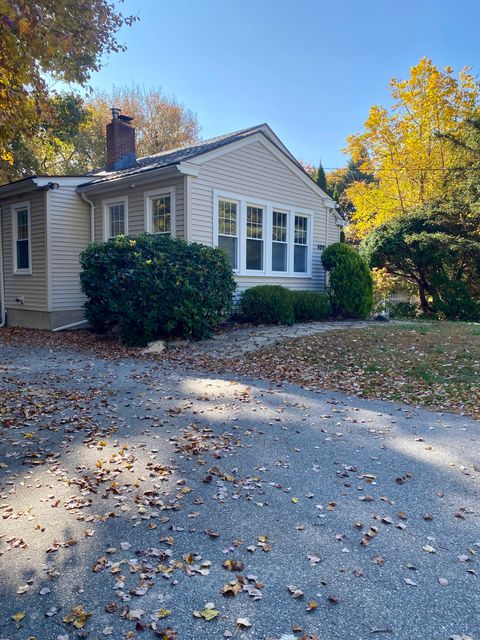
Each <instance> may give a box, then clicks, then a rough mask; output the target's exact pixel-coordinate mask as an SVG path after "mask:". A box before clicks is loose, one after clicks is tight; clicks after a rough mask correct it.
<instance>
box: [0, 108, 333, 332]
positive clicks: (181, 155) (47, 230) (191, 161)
mask: <svg viewBox="0 0 480 640" xmlns="http://www.w3.org/2000/svg"><path fill="white" fill-rule="evenodd" d="M131 120H132V118H129V117H128V116H124V115H122V114H121V113H120V111H119V110H118V109H112V121H111V122H110V123H109V124H108V126H107V166H106V168H105V170H102V171H97V172H94V173H92V174H90V175H83V176H31V177H29V178H25V179H23V180H19V181H17V182H13V183H10V184H6V185H3V186H1V187H0V302H1V316H0V325H1V324H3V323H4V322H5V320H6V323H7V324H8V325H10V326H23V327H32V328H41V329H56V328H61V327H64V326H69V325H72V324H73V325H74V324H76V323H81V322H82V321H83V317H84V316H83V303H84V297H83V294H82V292H81V289H80V280H79V273H80V266H79V254H80V253H81V251H82V250H83V249H84V248H85V247H86V246H87V245H88V244H89V243H90V242H92V241H96V242H104V241H106V240H108V239H109V238H111V237H113V236H115V235H118V234H128V235H133V236H134V235H138V234H140V233H143V232H145V231H147V232H148V233H162V234H169V235H172V236H177V237H180V238H184V239H185V240H187V241H188V242H200V243H204V244H207V245H218V246H220V247H222V249H224V250H225V251H226V253H227V254H228V255H229V257H230V260H231V263H232V267H233V269H234V272H235V278H236V281H237V284H238V289H239V291H241V290H243V289H245V288H247V287H250V286H253V285H257V284H282V285H285V286H287V287H290V288H292V289H312V290H317V291H322V290H324V288H325V273H324V271H323V268H322V265H321V252H322V250H323V248H324V247H325V246H327V245H329V244H331V243H333V242H337V241H338V240H339V237H340V230H341V228H342V226H343V225H344V224H345V222H344V220H343V218H342V217H341V216H340V215H339V213H338V212H337V211H336V208H335V202H334V201H333V200H332V199H331V198H330V197H329V196H328V195H327V194H326V193H324V192H323V191H322V190H321V189H320V188H319V187H318V186H317V185H316V184H315V182H314V181H313V180H312V179H311V178H310V177H309V175H308V174H307V173H306V172H305V171H304V169H303V168H302V166H301V165H300V164H299V163H298V162H297V160H295V158H294V157H293V156H292V154H291V153H290V152H289V151H288V149H287V148H286V147H285V146H284V145H283V143H282V142H281V141H280V140H279V139H278V138H277V136H276V135H275V134H274V133H273V131H272V130H271V129H270V127H269V126H268V125H266V124H262V125H259V126H256V127H251V128H249V129H244V130H242V131H237V132H235V133H230V134H228V135H223V136H219V137H217V138H212V139H210V140H204V141H201V142H198V143H196V144H193V145H190V146H188V147H184V148H180V149H175V150H172V151H167V152H163V153H159V154H155V155H153V156H149V157H144V158H136V156H135V129H134V127H133V125H132V122H131Z"/></svg>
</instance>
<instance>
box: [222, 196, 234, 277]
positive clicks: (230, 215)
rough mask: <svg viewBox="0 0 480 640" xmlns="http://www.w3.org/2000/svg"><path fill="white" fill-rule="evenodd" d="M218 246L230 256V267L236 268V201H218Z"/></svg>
mask: <svg viewBox="0 0 480 640" xmlns="http://www.w3.org/2000/svg"><path fill="white" fill-rule="evenodd" d="M218 246H219V247H221V248H222V249H223V250H224V251H225V253H226V254H227V255H228V257H229V258H230V264H231V265H232V269H238V202H234V201H232V200H219V201H218Z"/></svg>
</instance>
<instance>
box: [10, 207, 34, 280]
mask: <svg viewBox="0 0 480 640" xmlns="http://www.w3.org/2000/svg"><path fill="white" fill-rule="evenodd" d="M12 214H13V215H12V226H13V254H14V255H13V270H14V273H26V274H30V273H31V272H32V271H31V237H30V236H31V221H30V204H29V203H28V202H26V203H22V204H17V205H15V206H14V207H12Z"/></svg>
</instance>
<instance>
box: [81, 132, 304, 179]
mask: <svg viewBox="0 0 480 640" xmlns="http://www.w3.org/2000/svg"><path fill="white" fill-rule="evenodd" d="M258 133H260V134H263V135H264V136H265V137H266V138H267V139H268V140H269V141H270V142H271V143H273V144H274V145H275V146H276V147H277V148H278V149H279V150H280V151H281V152H282V153H283V154H284V155H286V156H287V157H288V158H289V160H291V161H292V162H293V163H294V164H295V165H296V166H297V167H299V168H300V169H301V170H302V171H303V172H304V173H305V174H306V175H308V174H307V172H306V171H305V169H304V168H303V167H302V165H301V164H300V163H299V162H298V161H297V160H296V159H295V158H294V156H293V155H292V154H291V153H290V151H289V150H288V149H287V148H286V147H285V146H284V144H283V143H282V142H281V140H280V139H279V138H277V136H276V135H275V133H274V132H273V131H272V130H271V129H270V127H269V126H268V125H267V124H265V123H264V124H259V125H256V126H254V127H248V128H247V129H241V130H240V131H234V132H232V133H227V134H225V135H222V136H217V137H215V138H210V139H208V140H201V141H200V142H196V143H195V144H191V145H188V146H184V147H178V148H177V149H169V150H168V151H162V152H161V153H155V154H154V155H150V156H144V157H142V158H137V162H136V164H135V165H134V166H133V167H129V168H127V169H120V170H118V171H106V170H103V169H102V170H100V171H96V172H94V173H92V174H91V179H90V180H89V181H88V182H84V183H82V184H80V185H79V187H80V188H82V189H83V188H85V187H90V186H94V185H97V184H104V183H109V182H113V181H117V180H121V179H122V178H126V177H130V176H135V175H139V174H144V173H146V172H148V171H153V170H155V169H163V168H165V167H169V166H174V165H177V164H179V163H180V162H187V161H189V160H192V159H194V158H197V157H198V156H201V155H204V154H206V153H210V152H211V151H215V150H217V149H220V148H222V147H225V146H226V145H229V144H232V143H234V142H238V141H239V140H244V139H246V138H249V137H251V136H254V135H256V134H258Z"/></svg>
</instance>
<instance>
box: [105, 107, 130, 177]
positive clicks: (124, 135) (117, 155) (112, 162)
mask: <svg viewBox="0 0 480 640" xmlns="http://www.w3.org/2000/svg"><path fill="white" fill-rule="evenodd" d="M132 120H133V118H132V117H130V116H123V115H120V109H117V108H115V107H114V108H112V121H111V122H109V123H108V124H107V171H115V170H117V169H128V167H133V166H134V165H135V163H136V161H137V158H136V155H135V128H134V127H132V125H131V122H132Z"/></svg>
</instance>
